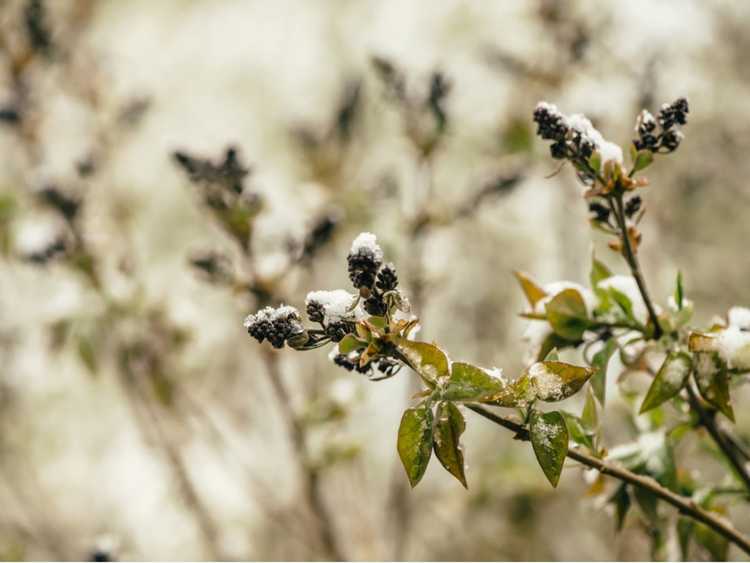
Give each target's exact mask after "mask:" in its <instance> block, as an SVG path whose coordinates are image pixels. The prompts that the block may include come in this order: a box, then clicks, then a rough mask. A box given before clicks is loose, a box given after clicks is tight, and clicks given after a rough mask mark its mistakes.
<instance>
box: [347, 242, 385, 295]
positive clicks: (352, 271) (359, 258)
mask: <svg viewBox="0 0 750 563" xmlns="http://www.w3.org/2000/svg"><path fill="white" fill-rule="evenodd" d="M346 260H347V264H348V270H349V279H350V280H352V284H354V287H355V288H357V289H359V290H362V289H365V290H368V289H372V287H373V285H374V284H375V278H376V276H377V274H378V269H379V268H380V265H381V264H382V260H381V258H380V257H379V256H377V255H376V254H375V252H374V251H373V250H372V249H371V248H368V247H365V246H363V247H360V248H359V249H357V251H356V252H355V253H352V252H350V253H349V256H348V257H347V259H346Z"/></svg>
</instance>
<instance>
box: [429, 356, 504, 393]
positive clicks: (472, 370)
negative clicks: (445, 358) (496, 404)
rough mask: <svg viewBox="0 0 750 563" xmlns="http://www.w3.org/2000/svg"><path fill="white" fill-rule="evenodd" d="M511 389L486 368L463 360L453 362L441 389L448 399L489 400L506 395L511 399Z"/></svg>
mask: <svg viewBox="0 0 750 563" xmlns="http://www.w3.org/2000/svg"><path fill="white" fill-rule="evenodd" d="M512 394H513V389H512V388H511V386H510V385H508V384H507V383H506V382H505V381H504V380H502V379H500V378H499V377H496V376H495V375H492V374H490V373H489V372H488V371H487V370H484V369H482V368H478V367H476V366H473V365H471V364H466V363H463V362H454V363H453V365H452V366H451V375H450V379H449V380H448V383H447V385H446V386H445V389H444V391H443V394H442V396H443V398H444V399H447V400H449V401H478V402H482V401H491V400H493V399H498V398H503V397H505V396H506V395H507V396H508V399H512V397H511V395H512Z"/></svg>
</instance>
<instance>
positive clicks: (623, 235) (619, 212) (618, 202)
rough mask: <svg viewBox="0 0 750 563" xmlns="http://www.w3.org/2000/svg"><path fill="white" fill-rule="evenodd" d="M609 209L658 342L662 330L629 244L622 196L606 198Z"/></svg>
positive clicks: (636, 259) (636, 258)
mask: <svg viewBox="0 0 750 563" xmlns="http://www.w3.org/2000/svg"><path fill="white" fill-rule="evenodd" d="M608 200H609V204H610V207H611V209H612V211H613V213H614V216H615V220H616V221H617V225H618V227H619V228H620V240H621V241H622V247H623V256H624V257H625V261H626V262H627V263H628V266H629V267H630V272H631V274H632V275H633V277H634V278H635V283H636V284H638V290H639V291H640V292H641V296H642V297H643V302H644V303H645V305H646V309H648V317H649V319H650V320H651V323H652V324H653V325H654V335H653V336H654V340H659V338H660V337H661V335H662V328H661V325H660V324H659V318H658V317H657V315H656V309H655V308H654V304H653V301H652V300H651V297H650V296H649V293H648V288H647V287H646V282H645V281H644V280H643V274H641V267H640V264H639V263H638V257H637V256H636V254H635V252H634V251H633V247H632V245H631V244H630V236H629V234H628V227H627V224H626V222H625V210H624V208H623V203H622V194H617V195H616V196H614V197H610V198H608Z"/></svg>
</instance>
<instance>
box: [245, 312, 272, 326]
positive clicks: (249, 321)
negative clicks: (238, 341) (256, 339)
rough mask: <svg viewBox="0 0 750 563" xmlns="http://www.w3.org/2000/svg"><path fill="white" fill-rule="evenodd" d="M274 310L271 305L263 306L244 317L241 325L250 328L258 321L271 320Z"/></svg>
mask: <svg viewBox="0 0 750 563" xmlns="http://www.w3.org/2000/svg"><path fill="white" fill-rule="evenodd" d="M275 311H276V310H275V309H274V308H273V307H265V308H263V309H261V310H260V311H258V312H257V313H255V314H252V315H248V316H247V317H245V321H244V322H243V323H242V326H244V327H245V328H250V327H251V326H253V325H254V324H255V323H259V322H261V321H270V320H272V318H273V314H274V313H275Z"/></svg>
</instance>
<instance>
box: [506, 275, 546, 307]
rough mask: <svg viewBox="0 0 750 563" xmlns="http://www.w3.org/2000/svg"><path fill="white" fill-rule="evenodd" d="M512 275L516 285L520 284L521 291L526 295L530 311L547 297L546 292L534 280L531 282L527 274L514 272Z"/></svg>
mask: <svg viewBox="0 0 750 563" xmlns="http://www.w3.org/2000/svg"><path fill="white" fill-rule="evenodd" d="M513 275H515V276H516V279H517V280H518V283H519V284H521V289H522V290H523V293H524V295H526V299H527V301H528V302H529V305H531V308H532V309H533V308H534V305H536V304H537V302H538V301H541V300H542V299H544V298H545V297H547V292H545V291H544V290H543V289H542V288H541V287H540V286H539V285H538V284H537V283H536V282H535V281H534V280H532V279H531V277H530V276H529V275H528V274H526V273H524V272H519V271H515V272H513Z"/></svg>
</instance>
